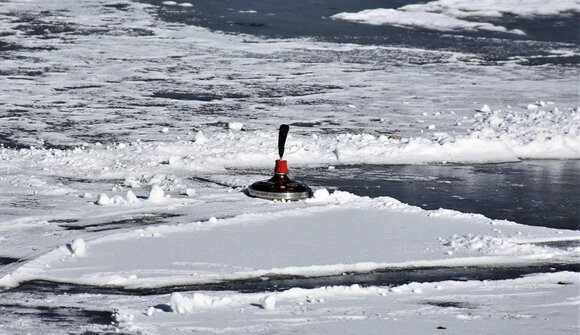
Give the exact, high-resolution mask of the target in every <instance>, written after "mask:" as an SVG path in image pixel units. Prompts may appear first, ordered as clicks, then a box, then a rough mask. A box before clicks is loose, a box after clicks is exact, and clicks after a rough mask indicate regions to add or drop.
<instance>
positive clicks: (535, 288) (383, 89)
mask: <svg viewBox="0 0 580 335" xmlns="http://www.w3.org/2000/svg"><path fill="white" fill-rule="evenodd" d="M119 4H122V5H126V7H124V10H118V11H116V12H115V14H114V15H112V14H111V12H110V11H113V10H114V9H112V7H109V6H107V7H105V6H104V5H103V4H102V3H100V2H90V1H71V0H65V1H43V2H42V4H40V3H38V4H37V3H32V2H27V1H7V2H3V3H2V8H0V27H1V28H2V30H3V31H4V32H6V33H5V34H0V35H2V41H1V42H2V43H7V44H5V45H14V46H15V48H18V47H21V48H22V50H19V51H17V53H18V54H16V55H12V54H11V55H12V56H13V57H0V68H1V69H2V73H3V74H2V76H3V77H2V78H3V79H4V78H7V79H6V80H4V81H2V90H1V91H0V101H1V102H3V103H4V105H2V106H1V107H0V108H3V109H2V111H4V110H6V111H7V110H10V111H11V112H13V113H15V116H10V117H6V118H3V119H2V124H1V125H0V126H1V128H0V130H2V136H4V137H3V138H5V139H6V143H16V144H17V147H15V148H9V147H8V146H9V145H7V147H1V148H0V171H1V172H2V173H1V175H0V190H1V191H2V192H0V205H1V206H3V207H2V208H3V209H6V210H5V211H2V212H0V220H1V221H0V223H1V224H0V256H1V257H3V258H2V260H3V262H4V260H6V262H8V263H9V264H6V265H4V264H2V267H0V286H2V287H4V288H17V287H18V285H20V284H21V283H24V282H27V281H30V280H48V281H54V282H57V283H68V284H71V285H75V284H88V285H94V286H96V287H100V288H103V289H108V288H111V287H116V288H120V289H135V290H139V289H144V288H167V287H172V285H194V284H203V283H216V282H224V281H228V280H268V276H279V277H284V276H290V277H305V278H312V277H318V276H342V274H346V273H351V272H353V273H366V272H370V271H375V270H380V269H385V268H388V269H419V268H433V267H446V268H449V267H450V268H460V267H464V266H488V267H500V266H506V267H509V266H528V265H551V264H556V263H557V264H577V263H578V256H579V252H580V249H579V248H578V247H577V246H570V247H564V248H562V247H555V246H553V243H556V242H557V243H563V242H570V243H571V244H570V245H577V244H573V243H574V242H578V241H579V240H580V237H579V236H578V232H577V231H567V230H556V229H549V228H542V227H530V226H525V225H521V224H517V223H514V222H507V221H498V220H491V219H488V218H486V217H484V216H482V215H479V214H466V213H459V212H456V211H450V210H445V209H440V210H434V211H426V210H422V209H420V208H418V207H413V206H410V205H406V204H403V203H401V202H399V201H397V200H395V199H392V198H388V197H381V198H374V199H369V198H365V197H358V196H355V195H353V194H350V193H346V192H340V191H335V192H329V191H328V190H326V189H317V190H315V192H314V197H313V198H312V199H308V200H306V201H300V202H294V203H285V202H270V201H264V200H260V199H253V198H248V197H247V196H246V195H245V194H244V193H243V188H244V186H246V185H248V183H250V182H251V181H254V178H253V176H239V175H237V174H236V170H231V169H233V168H250V169H258V168H271V165H272V161H273V159H275V158H276V156H277V154H276V145H275V143H276V136H277V134H276V132H275V129H276V128H277V126H278V125H279V124H280V123H282V122H287V121H288V120H296V122H297V123H298V124H299V125H296V126H292V127H293V131H292V133H291V134H290V135H289V137H288V142H287V150H286V155H285V158H286V159H288V160H289V161H291V163H292V166H297V167H299V166H309V167H312V166H322V167H328V169H329V170H332V169H334V168H335V166H339V165H342V164H357V163H362V164H425V163H441V162H448V163H492V162H511V161H518V160H523V159H549V158H553V159H579V158H580V132H579V129H578V128H579V127H580V113H579V111H578V106H577V91H576V88H575V86H574V87H573V89H570V87H571V85H575V84H576V81H577V80H576V78H577V70H576V69H574V68H572V67H562V68H560V67H558V66H557V65H546V66H539V67H525V66H520V65H518V62H517V59H508V60H504V61H500V62H498V64H486V65H485V66H480V62H483V61H482V59H481V57H479V56H477V55H471V54H459V53H455V52H444V51H428V50H416V49H409V48H401V47H390V46H389V47H384V46H357V45H347V44H345V45H338V44H331V43H322V42H316V41H311V40H299V39H296V40H269V41H264V40H262V39H260V38H257V37H252V36H242V37H240V36H234V35H230V34H221V33H219V32H211V31H208V30H205V29H201V28H199V27H191V26H185V25H181V24H175V23H171V24H169V23H164V22H163V21H162V20H159V19H158V18H157V17H155V16H154V14H153V12H154V10H153V9H154V8H155V7H153V6H152V5H149V4H140V3H137V2H128V1H120V2H119ZM162 4H163V5H164V6H172V7H171V9H172V10H185V11H190V10H192V9H191V8H188V7H192V5H191V4H190V3H185V2H184V3H178V2H175V1H164V2H163V3H162ZM180 8H181V9H180ZM578 8H579V7H578V2H577V1H572V0H563V1H556V2H550V5H546V3H545V1H540V0H529V1H526V2H525V4H524V3H523V2H505V1H503V2H502V1H492V0H485V1H467V0H439V1H432V2H427V3H423V4H416V5H409V6H405V7H401V8H398V9H390V10H367V11H363V12H359V13H342V14H338V15H336V16H334V18H336V19H348V20H355V21H360V22H367V23H372V24H394V25H403V26H411V27H422V28H428V29H439V30H444V31H449V30H453V31H457V30H484V31H491V32H500V33H508V34H511V37H514V36H515V37H517V36H519V35H521V34H522V33H524V32H522V31H518V30H509V29H507V28H505V27H503V26H501V25H498V24H495V23H494V24H492V23H486V22H479V21H478V22H476V21H475V18H476V17H477V18H479V19H481V18H492V17H498V16H503V15H506V16H507V15H512V16H516V17H526V18H533V17H536V16H547V15H566V13H577V12H578ZM252 12H255V11H247V13H252ZM15 13H30V15H37V14H38V16H39V17H38V18H37V19H38V20H41V21H39V22H42V20H44V19H46V20H56V16H58V20H61V21H62V22H64V23H63V26H71V27H75V32H76V31H80V32H83V31H86V32H91V31H98V32H102V34H101V33H99V34H97V35H93V34H91V33H87V34H82V33H78V34H77V33H74V34H68V33H67V32H59V33H54V34H53V35H52V36H53V37H55V36H54V35H58V36H56V37H58V38H35V37H30V36H27V35H26V36H25V34H24V33H23V32H21V31H20V30H18V29H17V27H18V25H21V24H22V21H21V20H20V19H16V18H15V16H14V15H16V14H15ZM51 13H52V14H51ZM42 15H46V16H47V17H43V16H42ZM51 15H52V16H51ZM479 19H478V20H479ZM59 22H60V21H59ZM12 32H14V33H12ZM127 32H131V33H130V34H128V33H127ZM48 33H50V32H48ZM51 34H52V33H51ZM120 46H122V47H120ZM7 49H10V47H8V48H7ZM571 50H572V51H571ZM6 52H7V53H10V52H13V51H10V50H6ZM546 52H552V54H557V55H567V54H570V55H572V56H573V55H575V52H574V51H573V48H572V49H566V50H556V51H550V50H547V51H546ZM121 60H130V63H126V62H125V61H121ZM169 60H171V61H169ZM127 64H129V66H128V65H127ZM22 71H25V72H26V71H30V72H35V71H41V72H42V75H40V76H38V77H35V79H34V80H35V82H36V84H34V85H32V84H31V81H30V80H29V78H28V77H26V76H24V75H21V74H22ZM4 73H6V75H4ZM256 78H257V79H256ZM199 82H203V83H206V84H207V87H206V86H204V88H207V90H210V91H211V93H212V94H214V95H215V97H216V98H215V99H214V100H212V101H211V102H207V101H201V100H203V99H200V101H198V100H195V99H193V98H192V100H187V99H184V100H180V99H167V98H165V97H163V94H172V93H175V94H182V95H185V96H186V97H190V96H189V95H188V94H191V96H194V95H195V93H196V92H190V91H195V90H194V89H198V88H199V87H194V86H191V85H190V86H188V85H189V84H190V83H199ZM321 83H325V85H321ZM93 84H94V85H93ZM200 85H201V84H200ZM204 85H205V84H204ZM93 86H94V87H93ZM202 86H203V85H202ZM71 87H72V88H71ZM176 88H179V89H181V88H184V89H185V88H187V89H188V90H190V91H187V92H182V91H179V90H177V89H176ZM210 88H211V89H210ZM207 90H206V91H207ZM271 91H276V92H278V91H279V92H281V93H280V94H279V96H278V95H274V96H265V93H264V92H271ZM417 92H421V94H422V95H423V97H420V98H418V97H417V94H418V93H417ZM202 93H204V92H203V90H202ZM232 93H233V95H234V96H243V97H247V98H243V99H229V100H232V101H226V100H228V99H223V101H222V100H220V99H218V98H219V97H221V96H224V97H225V96H228V94H232ZM159 95H161V97H160V96H159ZM194 98H195V97H194ZM167 100H172V101H171V103H170V104H169V103H168V102H167ZM173 100H175V101H173ZM234 100H235V101H234ZM127 101H131V102H133V101H142V102H143V104H142V105H139V106H137V107H136V106H131V105H130V104H129V103H127ZM473 101H478V103H473ZM550 101H554V102H550ZM313 106H314V107H313ZM479 106H481V107H480V108H479V110H476V111H474V108H477V107H479ZM504 106H505V107H504ZM510 106H513V107H510ZM23 108H26V110H27V113H28V114H26V115H24V114H23V115H22V116H18V115H17V114H18V113H20V112H21V111H22V109H23ZM206 109H207V110H209V112H207V111H206ZM85 110H86V111H89V112H88V113H83V111H85ZM19 111H20V112H19ZM104 111H110V112H111V113H113V114H115V115H118V116H119V118H118V119H114V120H113V121H111V122H109V118H108V116H109V115H108V114H106V113H105V112H104ZM200 111H206V112H205V113H198V112H200ZM190 112H191V113H190ZM124 113H128V114H124ZM188 113H190V114H188ZM246 113H247V114H246ZM65 114H66V115H67V116H70V118H71V119H72V120H74V122H76V123H77V124H79V125H81V126H79V128H78V129H70V130H69V129H68V128H66V127H63V128H62V129H58V130H56V131H50V129H51V127H52V126H53V125H52V124H51V122H57V121H58V120H62V119H64V118H63V115H65ZM111 115H112V114H111ZM281 115H282V116H281ZM16 129H19V131H14V130H16ZM394 130H396V134H393V132H394ZM97 139H98V140H97ZM216 174H220V175H221V176H222V177H223V176H225V177H223V179H224V180H222V181H223V182H222V181H217V182H216V181H215V180H212V179H211V178H206V177H207V176H212V175H216ZM131 223H132V224H131ZM579 284H580V280H579V278H578V274H577V273H572V272H558V273H546V274H537V275H532V276H526V277H523V278H517V279H512V280H501V281H495V280H493V281H476V280H473V281H464V282H462V281H439V282H435V283H409V284H406V285H397V286H393V287H386V286H385V287H378V286H369V287H362V286H359V285H342V286H341V285H339V286H324V287H319V288H315V289H300V288H291V289H285V290H281V291H279V292H258V293H240V292H229V291H221V292H207V291H199V292H198V291H194V292H182V291H179V290H177V289H176V290H175V292H172V293H170V294H159V295H152V296H144V295H143V296H130V295H122V294H119V295H107V294H90V293H87V294H80V295H79V294H59V295H53V296H51V297H50V299H46V297H45V296H41V295H40V294H39V295H37V294H30V293H26V292H24V293H21V292H17V291H8V292H0V293H2V294H0V300H1V301H0V304H1V305H2V306H17V305H18V304H23V306H24V307H23V308H27V306H31V308H32V309H34V308H37V307H39V308H41V309H43V310H55V309H56V310H58V308H61V307H62V308H64V309H65V310H71V308H73V309H75V308H78V309H81V308H86V309H92V310H94V311H108V312H113V311H115V312H114V315H115V321H116V327H118V331H119V332H121V333H125V332H134V333H144V334H147V333H150V334H177V333H182V332H183V331H184V330H191V331H199V332H206V333H220V332H230V333H236V332H238V333H244V332H245V333H269V332H273V331H277V332H280V333H292V332H300V333H304V334H321V333H352V334H373V333H380V334H382V333H384V330H385V329H389V330H390V331H392V332H393V333H398V334H403V333H409V334H428V333H433V332H435V331H438V329H439V330H443V329H448V330H450V331H451V332H453V333H473V334H477V333H481V334H489V333H506V332H507V333H514V334H515V333H526V334H528V333H530V334H534V333H538V334H539V333H542V334H544V333H548V334H562V333H565V332H568V333H571V334H573V333H576V332H577V330H578V325H577V306H578V285H579ZM178 291H179V292H178ZM26 304H29V305H26ZM8 314H9V317H6V316H2V315H0V321H1V322H0V332H3V331H5V330H6V331H7V332H8V333H14V331H13V330H18V331H21V330H22V328H23V327H24V328H27V330H30V332H31V333H34V332H38V330H39V329H44V327H45V325H44V324H43V323H42V322H43V321H42V322H41V323H38V324H35V323H33V322H32V321H30V322H31V323H30V324H27V323H26V322H24V321H22V320H20V318H25V315H24V314H23V313H20V314H18V313H14V314H10V313H8ZM14 315H19V317H18V318H14ZM36 322H38V321H36ZM34 326H35V327H36V328H34ZM85 330H87V332H90V331H93V330H92V329H85ZM58 331H59V332H62V331H63V330H62V329H58ZM64 331H68V329H65V330H64Z"/></svg>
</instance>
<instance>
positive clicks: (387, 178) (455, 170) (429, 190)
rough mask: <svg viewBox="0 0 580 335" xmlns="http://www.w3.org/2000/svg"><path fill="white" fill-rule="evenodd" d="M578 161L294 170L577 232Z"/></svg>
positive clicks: (371, 191)
mask: <svg viewBox="0 0 580 335" xmlns="http://www.w3.org/2000/svg"><path fill="white" fill-rule="evenodd" d="M579 172H580V161H578V160H575V161H524V162H519V163H502V164H480V165H450V164H448V165H392V166H380V165H363V166H337V167H334V168H333V169H331V170H329V169H328V168H320V169H316V170H310V169H298V170H296V171H295V172H294V173H295V174H296V175H297V176H300V179H301V180H302V181H305V182H307V183H309V184H312V185H320V186H324V187H328V188H336V189H340V190H344V191H348V192H352V193H354V194H357V195H363V196H370V197H376V196H390V197H393V198H396V199H399V200H401V201H403V202H405V203H409V204H413V205H415V206H420V207H422V208H425V209H438V208H451V209H455V210H458V211H461V212H468V213H481V214H484V215H485V216H487V217H490V218H494V219H505V220H511V221H515V222H520V223H525V224H529V225H534V226H545V227H552V228H563V229H579V228H580V198H579V197H578V195H579V194H580V183H579V181H580V175H579Z"/></svg>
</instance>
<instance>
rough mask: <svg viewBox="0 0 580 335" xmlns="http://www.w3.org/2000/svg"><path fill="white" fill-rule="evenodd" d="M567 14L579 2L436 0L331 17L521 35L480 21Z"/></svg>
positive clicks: (578, 7) (579, 6) (579, 9)
mask: <svg viewBox="0 0 580 335" xmlns="http://www.w3.org/2000/svg"><path fill="white" fill-rule="evenodd" d="M571 13H580V2H579V1H577V0H559V1H555V2H551V3H550V4H549V5H547V4H546V2H545V1H542V0H529V1H501V0H484V1H479V0H437V1H431V2H427V3H422V4H411V5H406V6H403V7H400V8H397V9H385V8H378V9H366V10H363V11H360V12H357V13H346V12H344V13H339V14H335V15H333V16H332V18H333V19H337V20H346V21H354V22H360V23H366V24H372V25H395V26H403V27H419V28H424V29H432V30H440V31H461V30H464V31H473V30H481V31H492V32H503V33H510V34H516V35H525V32H524V31H522V30H519V29H511V30H510V29H507V28H506V27H503V26H499V25H495V24H492V23H489V22H481V20H482V19H484V18H496V17H502V16H513V17H524V18H532V17H538V16H558V15H569V14H571ZM469 19H471V21H470V20H469ZM473 19H479V20H473Z"/></svg>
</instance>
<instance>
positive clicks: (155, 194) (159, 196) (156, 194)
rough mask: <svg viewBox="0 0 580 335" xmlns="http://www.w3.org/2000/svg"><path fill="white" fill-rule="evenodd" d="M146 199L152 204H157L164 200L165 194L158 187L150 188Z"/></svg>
mask: <svg viewBox="0 0 580 335" xmlns="http://www.w3.org/2000/svg"><path fill="white" fill-rule="evenodd" d="M147 199H148V200H149V201H153V202H159V201H162V200H163V199H165V192H164V191H163V188H161V186H158V185H153V186H151V190H150V191H149V196H148V197H147Z"/></svg>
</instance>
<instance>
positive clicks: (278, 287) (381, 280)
mask: <svg viewBox="0 0 580 335" xmlns="http://www.w3.org/2000/svg"><path fill="white" fill-rule="evenodd" d="M579 270H580V266H579V265H578V264H535V265H525V266H517V265H516V266H462V267H423V268H412V269H390V268H389V269H380V270H377V271H373V272H370V273H369V272H366V273H344V274H341V275H332V276H322V277H302V276H270V277H260V278H252V279H244V280H229V281H223V282H217V283H208V284H194V285H178V286H166V287H156V288H140V289H139V288H135V289H126V288H122V287H97V286H87V285H77V284H67V283H57V282H50V281H30V282H26V283H23V284H22V285H20V286H18V287H17V288H14V289H12V290H11V291H9V292H20V293H23V292H29V293H36V294H39V293H50V294H63V293H67V294H83V293H88V294H111V295H113V294H122V295H137V296H144V295H159V294H171V293H172V292H180V291H237V292H244V293H255V292H265V291H284V290H288V289H291V288H293V287H301V288H317V287H323V286H333V285H352V284H359V285H362V286H371V285H372V286H399V285H404V284H408V283H412V282H418V283H427V282H441V281H447V280H456V281H467V280H504V279H515V278H521V277H524V276H526V275H529V274H533V273H550V272H560V271H575V272H578V271H579ZM565 284H566V283H562V285H565Z"/></svg>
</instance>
